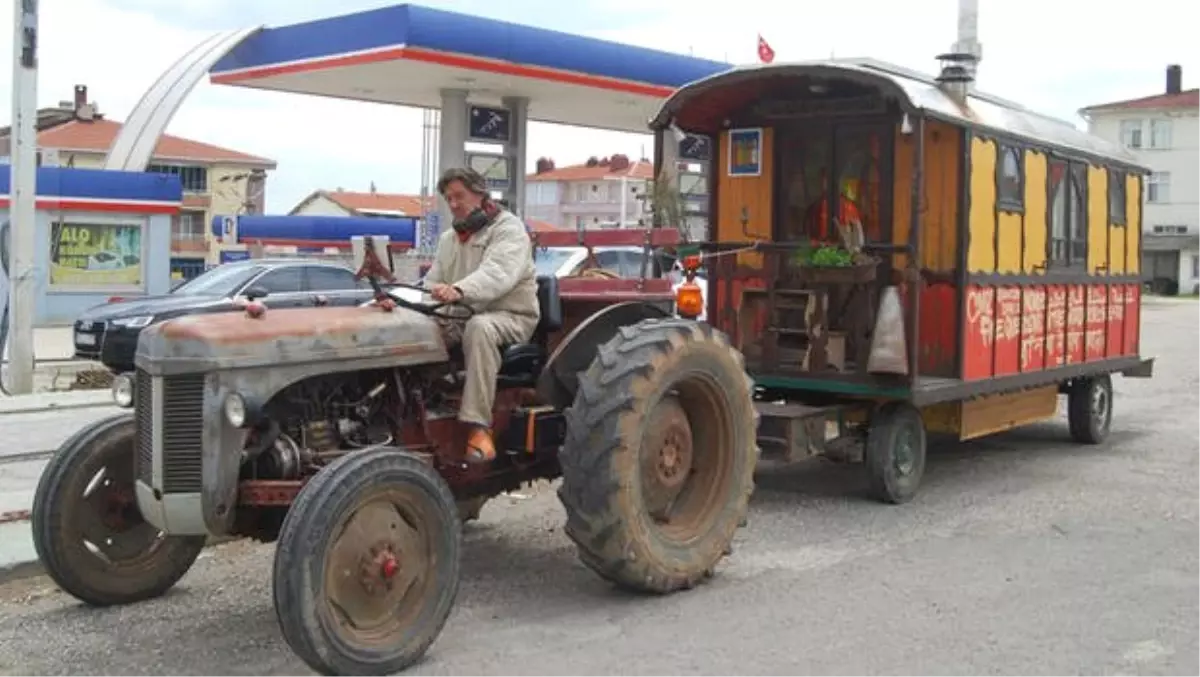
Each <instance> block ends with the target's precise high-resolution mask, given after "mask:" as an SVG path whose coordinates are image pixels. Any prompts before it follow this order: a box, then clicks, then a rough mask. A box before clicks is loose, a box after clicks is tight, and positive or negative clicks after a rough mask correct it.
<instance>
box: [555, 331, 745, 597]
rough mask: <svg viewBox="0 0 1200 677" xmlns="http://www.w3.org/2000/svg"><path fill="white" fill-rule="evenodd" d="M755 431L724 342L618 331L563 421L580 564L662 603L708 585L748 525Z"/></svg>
mask: <svg viewBox="0 0 1200 677" xmlns="http://www.w3.org/2000/svg"><path fill="white" fill-rule="evenodd" d="M757 425H758V421H757V414H756V411H755V407H754V401H753V388H752V384H751V381H750V378H749V377H748V376H747V375H746V371H745V368H744V366H743V362H742V357H741V354H740V353H739V352H738V351H737V350H735V349H734V348H733V347H732V346H731V345H730V343H729V340H728V339H727V338H726V337H725V335H724V334H722V333H721V332H719V331H716V330H714V329H713V328H712V327H711V326H709V325H707V324H702V323H698V322H692V321H688V320H679V319H673V318H670V319H654V320H645V321H642V322H639V323H638V324H636V325H633V326H630V327H625V328H622V329H621V330H620V331H619V332H618V333H617V334H616V336H614V337H613V338H612V339H610V340H609V341H608V342H607V343H605V344H604V345H603V346H601V347H600V349H599V351H598V353H597V355H596V358H595V359H594V360H593V361H592V364H591V366H590V367H589V368H588V369H587V370H586V371H585V372H583V373H582V374H581V375H580V377H579V389H578V391H577V392H576V396H575V401H574V404H573V405H572V406H571V408H570V409H569V411H568V412H567V435H566V440H565V443H564V444H563V450H562V452H561V458H560V464H561V466H562V474H563V480H562V486H561V488H560V489H559V498H560V500H561V501H562V504H563V506H564V508H565V509H566V512H567V525H566V532H567V534H568V536H569V537H570V538H571V539H572V540H573V541H574V542H575V544H576V546H577V547H578V550H579V557H580V559H581V560H582V561H583V563H584V564H585V565H587V566H588V567H589V568H591V569H592V570H593V571H595V572H596V573H597V574H599V575H600V576H601V577H603V578H605V579H607V580H609V581H611V582H613V583H615V584H617V585H620V586H622V587H626V588H631V589H636V590H642V591H648V592H657V593H666V592H672V591H675V590H679V589H682V588H689V587H692V586H693V585H695V584H696V583H698V582H699V581H701V580H702V579H704V578H705V577H706V576H708V575H711V574H712V572H713V568H714V567H715V566H716V564H717V562H718V561H719V560H720V559H721V557H722V556H724V555H725V554H726V553H727V552H728V551H729V549H730V544H731V542H732V541H733V537H734V534H735V532H736V530H737V528H738V526H739V525H740V524H742V523H743V521H744V517H745V515H746V510H747V504H748V502H749V498H750V494H751V492H752V491H753V488H754V479H753V477H754V466H755V463H756V461H757V456H758V453H757V446H756V442H755V438H756V434H755V433H756V429H757Z"/></svg>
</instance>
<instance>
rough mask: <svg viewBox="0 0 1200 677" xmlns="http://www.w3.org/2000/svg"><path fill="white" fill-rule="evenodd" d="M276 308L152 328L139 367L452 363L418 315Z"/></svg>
mask: <svg viewBox="0 0 1200 677" xmlns="http://www.w3.org/2000/svg"><path fill="white" fill-rule="evenodd" d="M269 305H270V304H269V303H268V309H267V311H266V313H265V314H264V315H263V316H262V317H260V318H252V317H250V316H249V315H248V314H247V313H245V312H240V311H235V312H228V313H216V314H211V315H193V316H188V317H181V318H176V319H173V320H167V321H166V322H163V323H161V324H157V325H151V326H150V327H147V328H146V329H144V330H142V333H141V336H140V338H139V340H138V349H137V357H136V363H137V366H139V367H141V368H143V369H146V370H147V371H149V372H150V373H152V374H155V375H158V374H169V373H183V372H189V371H190V372H195V371H208V370H218V369H242V368H252V367H262V366H274V365H279V364H299V363H312V362H322V361H338V362H345V361H351V360H384V361H385V362H389V361H390V362H389V363H390V364H391V365H393V366H404V365H411V364H428V363H433V362H444V361H446V360H447V354H446V348H445V345H444V344H443V342H442V337H441V333H440V332H439V331H438V328H437V323H436V322H435V321H434V320H433V318H430V317H428V316H426V315H422V314H421V313H418V312H416V311H412V310H407V309H400V308H398V309H396V310H394V311H392V312H384V311H382V310H380V309H379V308H372V307H361V308H359V307H356V308H345V307H332V308H282V309H271V308H270V307H269ZM346 368H353V367H346Z"/></svg>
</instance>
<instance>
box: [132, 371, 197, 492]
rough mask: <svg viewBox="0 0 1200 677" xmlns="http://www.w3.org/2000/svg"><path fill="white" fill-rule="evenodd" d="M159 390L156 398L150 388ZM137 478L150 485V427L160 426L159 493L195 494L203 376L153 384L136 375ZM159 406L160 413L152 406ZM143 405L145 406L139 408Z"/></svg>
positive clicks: (145, 377)
mask: <svg viewBox="0 0 1200 677" xmlns="http://www.w3.org/2000/svg"><path fill="white" fill-rule="evenodd" d="M156 385H157V387H159V388H161V389H162V393H161V396H160V397H158V398H156V397H155V394H156V393H153V392H151V389H152V388H154V387H155V386H156ZM136 387H137V397H138V398H139V399H138V410H137V423H138V466H139V467H138V476H139V477H141V478H142V479H143V480H144V481H146V482H147V483H148V484H150V485H151V486H153V482H152V479H153V467H154V466H153V459H154V437H155V435H154V426H155V425H156V424H157V425H160V426H162V433H161V436H160V438H159V439H160V440H161V442H162V449H161V453H162V473H163V477H162V491H163V493H167V494H187V493H199V492H200V487H201V482H202V478H201V473H202V462H203V461H202V454H201V448H202V446H203V438H204V375H203V374H187V375H183V376H167V377H163V378H162V379H159V380H158V382H157V383H155V382H154V380H153V379H151V378H150V376H149V375H147V374H145V373H144V372H142V371H141V370H138V374H137V386H136ZM143 398H144V399H143ZM156 401H157V403H159V404H160V406H161V410H160V409H158V408H156V407H155V403H156ZM143 402H145V405H146V406H142V403H143Z"/></svg>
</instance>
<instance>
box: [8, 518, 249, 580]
mask: <svg viewBox="0 0 1200 677" xmlns="http://www.w3.org/2000/svg"><path fill="white" fill-rule="evenodd" d="M26 512H28V511H26ZM244 538H245V537H244V536H209V537H208V543H206V544H205V546H204V549H205V550H208V549H209V548H212V547H214V546H217V545H224V544H225V543H232V542H233V541H240V540H243V539H244ZM34 557H35V558H34V559H29V560H21V561H18V562H11V563H8V564H0V585H6V584H8V583H12V582H15V581H20V580H25V579H28V578H35V577H37V576H43V575H45V574H46V568H45V567H43V566H42V562H41V560H39V559H36V555H35V556H34Z"/></svg>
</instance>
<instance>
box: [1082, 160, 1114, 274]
mask: <svg viewBox="0 0 1200 677" xmlns="http://www.w3.org/2000/svg"><path fill="white" fill-rule="evenodd" d="M1087 205H1088V210H1087V230H1088V233H1087V245H1088V255H1087V269H1088V272H1089V273H1095V272H1096V271H1104V270H1107V269H1108V225H1109V224H1108V171H1107V170H1106V169H1104V168H1103V167H1097V166H1095V165H1088V168H1087Z"/></svg>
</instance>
